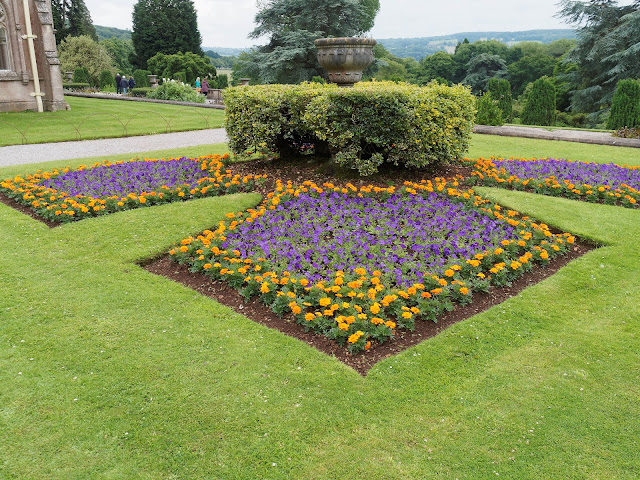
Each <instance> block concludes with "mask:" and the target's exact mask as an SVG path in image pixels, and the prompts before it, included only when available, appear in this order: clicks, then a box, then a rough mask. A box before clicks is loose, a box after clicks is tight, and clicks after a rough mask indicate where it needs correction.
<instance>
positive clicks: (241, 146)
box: [224, 82, 474, 175]
mask: <svg viewBox="0 0 640 480" xmlns="http://www.w3.org/2000/svg"><path fill="white" fill-rule="evenodd" d="M224 99H225V105H226V125H225V126H226V129H227V134H228V136H229V147H230V148H231V149H232V151H233V152H235V153H238V154H244V153H246V152H255V151H264V152H275V153H279V154H280V155H281V156H283V157H284V156H286V155H288V154H289V153H292V152H295V151H297V150H301V147H302V146H303V144H313V145H314V149H315V153H316V154H320V155H321V154H324V153H326V152H328V153H331V155H332V156H333V158H334V160H335V161H336V162H337V163H338V164H340V165H343V166H346V167H349V168H352V169H357V170H358V171H359V173H360V174H361V175H370V174H372V173H375V172H376V171H377V169H378V167H379V166H380V165H381V164H382V163H383V162H390V163H393V164H396V165H404V166H406V167H427V166H431V165H436V164H438V163H440V162H444V161H447V160H453V159H455V158H458V157H460V156H462V155H464V152H465V151H466V149H467V148H468V142H469V136H470V134H471V129H472V126H473V120H474V100H473V96H472V95H471V94H470V92H469V90H468V89H467V88H465V87H463V86H461V85H457V86H455V87H447V86H444V85H439V84H437V83H434V84H430V85H428V86H426V87H417V86H412V85H408V84H396V83H390V82H361V83H357V84H356V85H355V86H354V87H353V88H339V87H337V86H336V85H333V84H329V85H322V84H318V83H305V84H302V85H296V86H288V85H265V86H256V87H236V88H231V89H227V90H226V92H225V95H224Z"/></svg>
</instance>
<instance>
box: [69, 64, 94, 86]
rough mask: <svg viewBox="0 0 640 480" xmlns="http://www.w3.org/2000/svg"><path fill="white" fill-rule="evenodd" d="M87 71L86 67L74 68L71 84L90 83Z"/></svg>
mask: <svg viewBox="0 0 640 480" xmlns="http://www.w3.org/2000/svg"><path fill="white" fill-rule="evenodd" d="M90 81H91V78H90V76H89V70H87V68H86V67H76V68H75V69H74V70H73V83H90Z"/></svg>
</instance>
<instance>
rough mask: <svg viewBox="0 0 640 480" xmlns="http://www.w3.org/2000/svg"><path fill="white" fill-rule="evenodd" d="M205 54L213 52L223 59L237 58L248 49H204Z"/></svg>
mask: <svg viewBox="0 0 640 480" xmlns="http://www.w3.org/2000/svg"><path fill="white" fill-rule="evenodd" d="M202 50H204V51H205V52H207V51H212V52H215V53H217V54H218V55H222V56H223V57H237V56H238V55H240V54H241V53H242V52H246V51H248V50H249V49H248V48H226V47H204V46H203V47H202Z"/></svg>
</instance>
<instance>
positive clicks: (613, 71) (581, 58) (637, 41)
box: [559, 0, 640, 114]
mask: <svg viewBox="0 0 640 480" xmlns="http://www.w3.org/2000/svg"><path fill="white" fill-rule="evenodd" d="M561 5H562V9H561V11H560V14H559V15H560V16H561V17H564V18H565V20H566V21H567V22H568V23H570V24H574V25H575V26H577V27H578V41H577V45H576V47H575V48H574V49H573V50H572V51H571V52H570V53H569V55H568V57H567V61H569V62H573V63H575V64H576V65H577V67H578V68H577V69H575V70H574V71H573V72H572V76H573V82H574V83H575V84H577V85H579V88H578V89H577V90H576V92H575V93H574V94H573V97H572V99H571V108H572V109H573V110H577V111H583V112H592V113H595V114H598V113H602V112H603V111H605V110H606V108H607V107H608V106H609V105H610V104H611V101H612V98H613V92H614V91H615V88H616V85H617V83H618V81H620V80H623V79H625V78H638V77H640V62H639V61H638V55H639V54H640V0H636V1H634V2H633V3H632V4H631V5H625V6H620V5H618V2H617V1H615V0H590V1H588V2H582V1H574V0H562V2H561Z"/></svg>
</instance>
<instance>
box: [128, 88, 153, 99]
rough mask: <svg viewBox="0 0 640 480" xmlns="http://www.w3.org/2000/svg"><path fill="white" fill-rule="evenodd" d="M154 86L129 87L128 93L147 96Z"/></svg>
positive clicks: (135, 95)
mask: <svg viewBox="0 0 640 480" xmlns="http://www.w3.org/2000/svg"><path fill="white" fill-rule="evenodd" d="M154 90H155V88H151V87H134V88H131V89H129V93H130V94H131V95H133V96H134V97H143V98H145V97H148V96H149V94H150V93H151V92H153V91H154Z"/></svg>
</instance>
